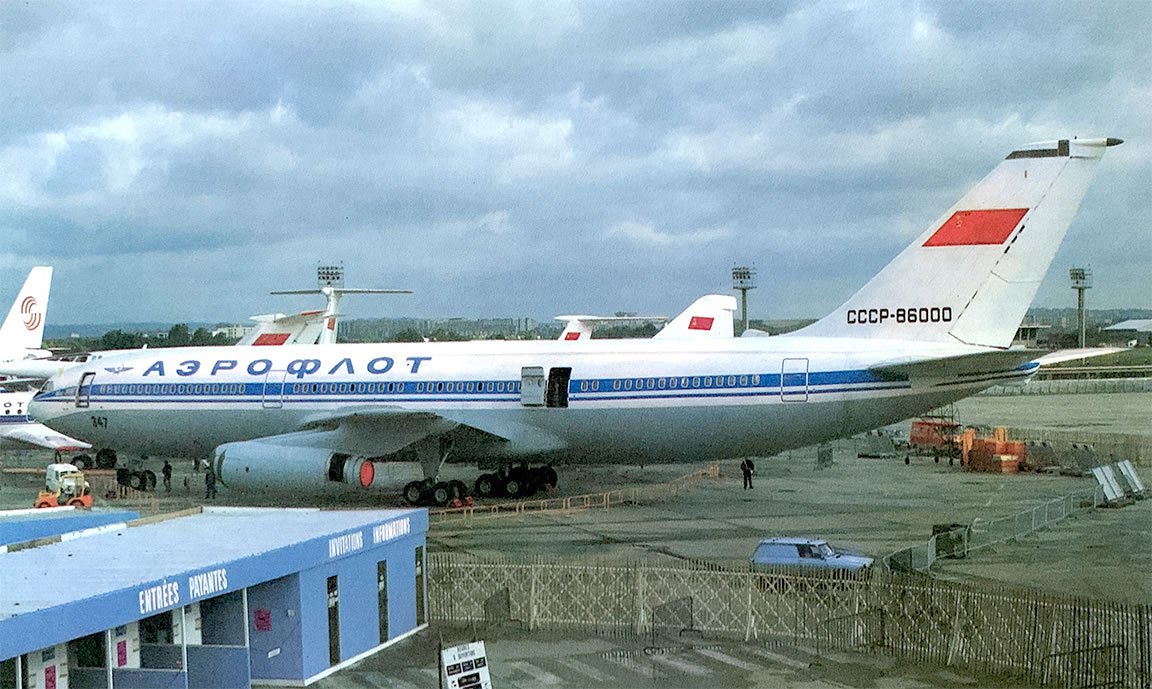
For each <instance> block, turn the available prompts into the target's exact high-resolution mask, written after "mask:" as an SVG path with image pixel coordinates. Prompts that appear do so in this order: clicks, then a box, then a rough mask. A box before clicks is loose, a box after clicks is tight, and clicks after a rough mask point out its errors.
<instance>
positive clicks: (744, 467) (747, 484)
mask: <svg viewBox="0 0 1152 689" xmlns="http://www.w3.org/2000/svg"><path fill="white" fill-rule="evenodd" d="M755 472H756V465H755V464H753V463H752V460H750V459H748V458H747V457H745V458H744V460H743V461H742V462H740V473H741V474H744V490H749V489H751V488H752V474H754V473H755Z"/></svg>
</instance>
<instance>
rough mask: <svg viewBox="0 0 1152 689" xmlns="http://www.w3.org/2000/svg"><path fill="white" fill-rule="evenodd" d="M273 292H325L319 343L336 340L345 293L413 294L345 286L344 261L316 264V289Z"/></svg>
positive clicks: (399, 290)
mask: <svg viewBox="0 0 1152 689" xmlns="http://www.w3.org/2000/svg"><path fill="white" fill-rule="evenodd" d="M272 294H323V295H324V299H325V300H326V305H325V307H324V314H323V316H322V318H324V319H325V320H326V321H327V327H326V328H325V329H324V331H323V332H322V333H321V336H320V340H319V341H318V342H317V344H332V343H333V342H335V341H336V319H337V318H338V317H339V316H340V315H341V314H340V297H342V296H344V295H345V294H412V290H408V289H356V288H350V287H345V286H344V262H343V261H340V262H339V263H333V264H327V265H325V264H323V263H317V264H316V289H290V290H280V291H277V292H272Z"/></svg>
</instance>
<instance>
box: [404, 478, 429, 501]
mask: <svg viewBox="0 0 1152 689" xmlns="http://www.w3.org/2000/svg"><path fill="white" fill-rule="evenodd" d="M404 499H405V500H406V501H408V504H409V505H417V506H419V505H420V504H421V503H423V502H424V482H423V481H412V482H410V483H409V484H408V485H406V486H404Z"/></svg>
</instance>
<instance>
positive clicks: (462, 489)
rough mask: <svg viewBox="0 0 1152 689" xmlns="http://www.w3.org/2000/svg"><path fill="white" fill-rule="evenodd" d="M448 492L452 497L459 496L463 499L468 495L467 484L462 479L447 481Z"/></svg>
mask: <svg viewBox="0 0 1152 689" xmlns="http://www.w3.org/2000/svg"><path fill="white" fill-rule="evenodd" d="M448 492H449V493H451V494H452V497H453V498H460V499H461V500H463V499H464V498H466V497H468V484H467V483H464V482H463V481H460V480H457V479H453V480H451V481H449V482H448Z"/></svg>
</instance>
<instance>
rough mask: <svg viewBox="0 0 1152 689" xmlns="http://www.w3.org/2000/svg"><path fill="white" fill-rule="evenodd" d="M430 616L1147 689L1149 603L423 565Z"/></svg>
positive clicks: (872, 580) (836, 577)
mask: <svg viewBox="0 0 1152 689" xmlns="http://www.w3.org/2000/svg"><path fill="white" fill-rule="evenodd" d="M429 560H430V562H429V564H430V577H431V579H430V586H429V592H430V611H431V615H432V619H433V620H436V621H440V622H447V623H452V624H471V625H474V626H483V625H485V624H488V625H496V624H508V623H515V624H519V625H522V626H523V627H525V628H527V629H529V630H535V629H567V630H579V631H583V632H592V633H599V634H610V635H620V636H644V635H649V634H651V635H655V634H657V633H661V632H667V633H677V632H678V633H683V632H685V631H688V630H691V631H693V632H695V633H696V634H698V635H700V636H702V637H710V638H727V639H732V640H735V639H743V640H745V641H756V642H788V643H797V644H800V643H803V644H812V645H815V646H816V648H817V649H818V651H822V650H827V649H856V650H862V651H870V652H878V653H885V654H891V655H894V656H898V657H902V658H907V659H909V660H914V661H917V662H924V663H930V664H937V665H942V666H951V667H957V668H964V669H967V670H970V671H976V672H982V673H988V674H997V675H1006V676H1012V677H1016V678H1019V679H1022V680H1024V681H1032V682H1036V683H1043V684H1047V685H1052V686H1063V687H1073V686H1076V687H1079V686H1089V685H1091V686H1116V687H1148V686H1150V682H1152V647H1150V639H1152V613H1150V608H1149V607H1148V606H1139V605H1124V604H1117V603H1104V602H1092V601H1086V600H1081V599H1074V598H1070V597H1060V596H1055V595H1052V594H1044V593H1039V592H1031V591H1005V592H993V591H989V590H988V588H987V587H983V588H981V589H976V588H974V587H970V586H964V585H959V584H955V583H946V582H938V581H934V580H930V579H925V578H924V577H911V576H886V575H883V574H882V573H876V574H874V575H870V574H869V573H849V572H831V573H819V574H803V575H799V574H796V573H794V572H783V571H760V570H756V571H732V570H726V569H722V568H718V567H715V566H710V565H706V564H702V563H684V564H683V565H668V564H654V563H636V564H628V565H622V564H619V563H615V564H613V563H607V562H605V563H599V564H598V563H595V562H582V561H581V562H577V561H556V560H539V559H537V560H525V559H500V560H480V559H475V558H472V557H469V556H465V555H461V554H455V553H436V554H432V555H431V556H430V557H429Z"/></svg>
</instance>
